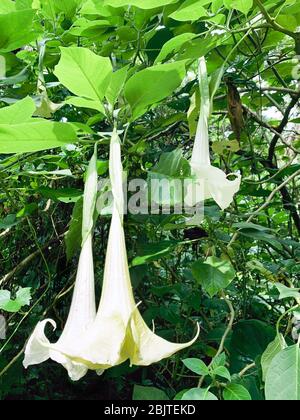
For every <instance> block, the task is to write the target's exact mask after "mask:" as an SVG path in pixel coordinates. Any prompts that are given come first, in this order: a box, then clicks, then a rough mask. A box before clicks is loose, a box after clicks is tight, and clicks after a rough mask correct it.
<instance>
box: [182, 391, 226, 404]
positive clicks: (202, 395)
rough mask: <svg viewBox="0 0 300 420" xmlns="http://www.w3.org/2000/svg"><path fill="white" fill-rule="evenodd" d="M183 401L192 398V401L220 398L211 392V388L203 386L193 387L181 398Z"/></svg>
mask: <svg viewBox="0 0 300 420" xmlns="http://www.w3.org/2000/svg"><path fill="white" fill-rule="evenodd" d="M181 400H182V401H186V400H190V401H197V400H199V401H217V400H218V398H217V397H216V396H215V395H214V394H212V393H211V392H209V388H207V389H201V388H192V389H190V390H189V391H187V392H186V393H185V394H183V397H182V398H181Z"/></svg>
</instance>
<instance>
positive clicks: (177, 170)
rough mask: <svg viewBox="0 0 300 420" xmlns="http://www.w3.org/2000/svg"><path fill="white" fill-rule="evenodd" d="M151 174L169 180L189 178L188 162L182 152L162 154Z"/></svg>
mask: <svg viewBox="0 0 300 420" xmlns="http://www.w3.org/2000/svg"><path fill="white" fill-rule="evenodd" d="M151 172H153V173H158V174H161V175H164V176H167V177H170V178H186V177H188V176H190V174H191V169H190V164H189V162H188V161H187V160H186V159H185V158H184V157H183V150H182V149H176V150H173V152H169V153H162V154H161V156H160V159H159V162H158V163H157V164H156V165H155V166H154V167H153V168H152V170H151Z"/></svg>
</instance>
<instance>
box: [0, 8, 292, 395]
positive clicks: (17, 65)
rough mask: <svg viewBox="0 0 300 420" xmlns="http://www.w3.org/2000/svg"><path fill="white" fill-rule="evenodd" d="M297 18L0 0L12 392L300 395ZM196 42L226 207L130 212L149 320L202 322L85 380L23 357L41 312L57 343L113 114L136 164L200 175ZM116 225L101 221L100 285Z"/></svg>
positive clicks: (142, 173) (5, 364) (166, 331)
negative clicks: (93, 175)
mask: <svg viewBox="0 0 300 420" xmlns="http://www.w3.org/2000/svg"><path fill="white" fill-rule="evenodd" d="M299 27H300V9H299V3H298V1H297V0H280V1H278V0H277V1H274V0H266V1H264V2H262V1H261V0H213V1H209V0H185V1H183V0H66V1H64V0H15V1H12V0H1V2H0V54H1V57H0V104H1V109H0V180H1V187H0V271H1V273H0V276H1V277H0V289H1V290H0V398H1V399H71V400H72V399H81V398H83V399H132V398H133V399H165V398H169V399H174V398H175V397H176V399H181V398H182V397H183V398H184V399H226V400H230V399H234V400H237V399H242V400H247V399H252V400H261V399H265V398H267V399H271V400H272V399H291V400H293V399H294V400H299V399H300V362H299V361H300V357H299V352H300V350H299V334H298V331H297V328H298V326H299V320H300V311H299V305H300V292H299V290H300V289H299V287H300V283H299V272H300V264H299V263H300V245H299V233H300V216H299V212H298V211H299V208H298V207H299V206H298V205H299V197H300V192H299V174H300V164H299V151H298V150H299V138H298V135H299V124H300V118H299V114H298V112H299V99H300V87H299V84H298V79H299V78H300V71H299V69H300V64H299V62H300V58H299V55H300V32H299V31H298V28H299ZM202 56H205V57H206V61H207V67H208V73H209V77H210V87H211V96H212V97H214V100H213V110H212V116H211V119H210V145H211V158H212V163H213V165H214V166H217V167H219V168H221V169H222V170H224V171H225V172H226V173H227V174H231V173H235V172H237V171H240V172H241V174H242V186H241V189H240V191H239V192H238V194H237V195H236V196H235V199H234V202H233V203H232V205H231V206H230V207H229V208H227V209H226V210H224V211H222V210H221V209H220V208H219V207H218V206H217V204H216V203H215V202H214V201H213V200H207V201H205V217H204V220H203V222H202V223H201V225H197V226H191V225H189V224H188V218H187V217H185V216H184V215H177V214H171V215H164V214H159V215H146V214H144V215H134V214H128V215H127V216H126V218H125V232H126V238H127V250H128V257H129V263H130V270H131V277H132V281H133V284H134V290H135V295H136V298H137V301H141V302H142V303H141V305H140V308H141V311H142V312H143V315H144V318H145V320H146V321H147V323H148V325H149V326H151V322H152V321H153V320H154V322H155V328H156V331H157V333H159V334H160V335H161V336H163V337H165V338H167V339H169V340H172V341H177V342H185V341H189V340H190V339H191V338H192V337H193V336H194V334H195V324H196V322H199V323H200V325H201V334H200V338H199V339H198V340H197V342H196V343H195V344H194V345H193V346H192V347H190V348H188V349H186V350H184V351H182V352H180V353H178V354H176V355H175V356H173V357H172V358H170V359H167V360H164V361H162V362H161V363H158V364H154V365H152V366H149V367H143V368H141V367H130V366H129V365H128V364H123V365H121V366H118V367H115V368H112V369H109V370H107V371H106V372H105V373H104V374H103V375H102V376H101V377H99V376H97V375H96V374H95V373H93V372H91V373H89V374H88V376H86V377H85V378H84V379H82V380H81V381H80V382H76V383H73V382H71V381H70V380H69V379H68V377H67V374H66V372H65V370H64V369H63V368H62V367H61V366H60V365H57V364H55V363H54V362H47V363H45V364H43V365H39V366H36V367H31V368H30V369H28V370H25V369H24V368H23V366H22V359H23V352H24V346H25V343H26V341H27V339H28V337H29V335H30V333H31V332H32V330H33V328H34V327H35V325H36V323H37V322H38V321H39V320H41V319H44V318H47V317H51V318H53V319H55V320H56V321H57V322H58V330H57V331H55V332H51V331H50V330H49V334H50V336H52V338H53V341H55V338H58V337H59V334H60V332H61V330H62V328H63V326H64V322H65V320H66V316H67V313H68V310H69V306H70V300H71V296H72V290H73V284H74V279H75V275H76V269H77V264H78V255H79V249H80V242H81V233H80V232H81V210H82V194H83V185H84V179H85V173H86V168H87V165H88V162H89V159H90V158H91V156H92V154H93V150H94V144H95V142H96V141H98V142H99V146H98V175H99V177H103V178H105V177H107V176H108V153H109V137H108V136H107V135H106V134H107V133H111V132H112V130H113V124H114V121H116V120H117V123H118V129H119V132H120V136H121V138H122V141H123V144H122V158H123V166H124V168H125V169H126V171H127V173H128V176H129V177H130V179H134V178H142V179H144V180H147V179H148V180H149V179H151V177H152V176H153V174H156V176H157V175H158V176H165V177H168V178H171V179H172V178H180V177H182V176H184V175H185V174H186V173H189V163H188V161H189V159H190V156H191V150H192V146H193V143H194V137H195V133H196V127H197V120H198V117H199V107H200V102H201V98H200V95H199V88H198V86H199V85H198V79H197V64H198V59H199V58H200V57H202ZM112 71H113V73H112ZM109 223H110V216H109V215H99V217H98V219H97V222H96V228H95V234H94V261H95V270H96V280H97V296H99V295H100V291H101V283H102V278H103V265H104V258H105V252H106V245H107V236H108V228H109ZM3 317H4V318H3ZM4 319H5V320H6V325H7V328H6V334H4ZM1 327H2V330H1ZM1 334H2V335H1ZM51 334H52V335H51ZM4 335H6V337H5V338H4Z"/></svg>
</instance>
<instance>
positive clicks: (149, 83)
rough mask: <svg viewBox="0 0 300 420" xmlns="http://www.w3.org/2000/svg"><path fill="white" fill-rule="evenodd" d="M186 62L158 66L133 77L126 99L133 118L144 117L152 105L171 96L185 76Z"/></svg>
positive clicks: (128, 83) (128, 85)
mask: <svg viewBox="0 0 300 420" xmlns="http://www.w3.org/2000/svg"><path fill="white" fill-rule="evenodd" d="M185 63H186V62H185V61H179V62H176V63H170V64H163V65H162V64H158V65H156V66H153V67H150V68H148V69H145V70H142V71H140V72H138V73H136V74H135V75H133V76H132V77H131V78H130V79H129V80H128V81H127V83H126V85H125V97H126V99H127V101H128V103H129V104H130V107H131V109H132V118H133V119H137V118H138V117H140V116H141V115H143V114H144V113H145V112H146V111H147V110H148V108H149V107H150V106H151V105H155V104H157V103H158V102H160V101H161V100H163V99H165V98H167V97H168V96H169V95H171V94H172V93H173V92H174V90H176V89H177V88H178V87H179V86H180V84H181V82H182V80H183V78H184V76H185V74H186V70H185Z"/></svg>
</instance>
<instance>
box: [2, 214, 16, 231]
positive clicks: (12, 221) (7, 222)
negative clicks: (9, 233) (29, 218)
mask: <svg viewBox="0 0 300 420" xmlns="http://www.w3.org/2000/svg"><path fill="white" fill-rule="evenodd" d="M18 223H19V221H18V220H17V219H16V215H15V214H9V215H8V216H6V217H5V218H4V219H0V229H9V228H11V227H13V226H15V225H17V224H18Z"/></svg>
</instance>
